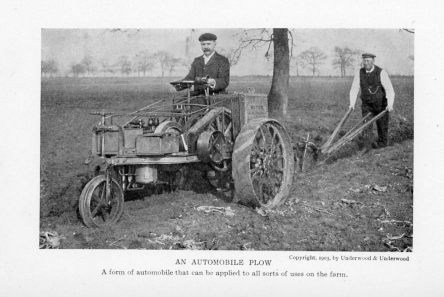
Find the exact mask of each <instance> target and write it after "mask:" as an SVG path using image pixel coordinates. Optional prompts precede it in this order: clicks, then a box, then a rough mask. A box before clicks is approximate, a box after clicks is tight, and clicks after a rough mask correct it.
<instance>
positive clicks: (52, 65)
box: [41, 59, 58, 76]
mask: <svg viewBox="0 0 444 297" xmlns="http://www.w3.org/2000/svg"><path fill="white" fill-rule="evenodd" d="M57 72H58V66H57V62H56V61H55V60H52V59H51V60H46V61H42V62H41V74H42V75H43V76H45V75H46V74H49V75H50V76H52V75H53V74H55V73H57Z"/></svg>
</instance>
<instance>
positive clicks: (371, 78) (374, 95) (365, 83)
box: [359, 65, 386, 102]
mask: <svg viewBox="0 0 444 297" xmlns="http://www.w3.org/2000/svg"><path fill="white" fill-rule="evenodd" d="M381 71H382V69H381V68H379V67H378V66H376V65H375V69H374V70H373V71H372V72H370V73H366V72H365V68H361V70H360V71H359V80H360V86H361V99H362V100H363V101H366V102H376V101H379V100H382V99H386V97H385V89H384V87H383V86H382V83H381Z"/></svg>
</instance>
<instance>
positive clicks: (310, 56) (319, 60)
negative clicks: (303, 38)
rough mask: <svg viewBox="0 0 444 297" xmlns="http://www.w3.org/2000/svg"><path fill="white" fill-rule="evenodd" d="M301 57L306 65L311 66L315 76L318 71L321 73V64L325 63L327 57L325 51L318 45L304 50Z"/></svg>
mask: <svg viewBox="0 0 444 297" xmlns="http://www.w3.org/2000/svg"><path fill="white" fill-rule="evenodd" d="M299 57H300V59H301V60H302V61H303V62H304V64H305V65H310V66H311V69H312V73H313V76H315V74H316V72H317V73H318V75H319V65H321V64H323V63H324V60H325V59H327V56H326V55H325V54H324V52H323V51H322V50H320V49H319V48H317V47H311V48H309V49H307V50H305V51H303V52H302V53H301V54H300V55H299Z"/></svg>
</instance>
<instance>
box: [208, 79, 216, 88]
mask: <svg viewBox="0 0 444 297" xmlns="http://www.w3.org/2000/svg"><path fill="white" fill-rule="evenodd" d="M207 83H208V84H209V85H210V88H212V89H214V88H215V87H216V80H215V79H214V78H209V79H208V80H207Z"/></svg>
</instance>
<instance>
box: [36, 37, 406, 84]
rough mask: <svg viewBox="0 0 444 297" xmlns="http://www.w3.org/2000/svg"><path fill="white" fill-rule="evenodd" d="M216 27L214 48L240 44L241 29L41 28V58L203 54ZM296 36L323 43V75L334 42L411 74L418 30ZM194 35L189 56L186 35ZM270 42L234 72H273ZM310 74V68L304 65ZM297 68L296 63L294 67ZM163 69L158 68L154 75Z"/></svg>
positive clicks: (64, 60)
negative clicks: (204, 41)
mask: <svg viewBox="0 0 444 297" xmlns="http://www.w3.org/2000/svg"><path fill="white" fill-rule="evenodd" d="M204 32H212V33H215V34H216V35H217V36H218V40H217V47H216V50H219V51H221V50H229V49H234V48H237V46H238V44H239V38H240V36H241V34H242V32H243V30H242V29H194V30H191V29H140V30H135V29H128V30H111V29H43V30H42V59H43V60H47V59H54V60H56V61H57V63H58V65H59V68H60V69H61V70H62V71H63V72H64V71H66V70H68V69H69V67H70V65H72V64H74V63H78V62H79V61H80V60H81V59H82V58H83V57H84V56H85V55H89V56H91V57H93V59H95V60H99V59H105V60H108V61H109V62H110V63H113V62H115V61H116V60H117V59H118V57H120V56H122V55H126V56H128V57H130V58H131V57H134V56H135V55H136V54H137V53H138V52H140V51H142V50H143V51H145V50H147V51H149V52H151V53H155V52H157V51H159V50H165V51H168V52H170V53H171V54H172V55H174V56H176V57H180V58H188V59H189V58H191V57H196V56H199V55H201V54H202V53H201V50H200V46H199V42H198V40H197V38H198V36H199V35H200V34H202V33H204ZM292 32H293V36H294V39H295V48H294V54H295V55H297V54H299V53H300V52H302V51H304V50H305V49H308V48H310V47H312V46H316V47H319V48H320V49H321V50H322V51H324V52H325V54H326V55H327V56H328V59H327V60H326V61H325V63H324V64H323V65H322V66H321V67H320V74H321V75H337V74H338V73H339V70H337V69H334V68H333V66H332V59H333V56H334V54H333V49H334V47H335V46H341V47H342V46H348V47H350V48H352V49H358V50H361V51H364V52H371V53H373V54H375V55H376V56H377V57H376V64H377V65H379V66H381V67H382V68H384V69H386V70H387V71H388V73H389V74H401V75H412V74H413V61H412V60H411V59H409V56H411V55H414V34H412V33H408V32H406V31H404V30H399V29H292ZM187 37H188V38H191V42H190V48H189V52H188V56H189V57H186V55H185V52H186V51H185V40H186V38H187ZM265 52H266V47H263V48H259V49H256V50H244V51H243V53H242V57H241V59H240V62H239V63H238V64H237V65H235V66H233V67H232V68H231V74H232V75H248V74H260V75H266V74H272V67H273V65H272V61H271V60H270V61H267V60H266V59H265V57H264V54H265ZM304 71H305V72H304V73H305V74H307V75H309V74H310V70H309V69H306V70H304ZM186 72H187V69H186V67H178V68H177V69H176V70H175V72H174V73H173V74H174V75H177V76H185V75H186ZM291 72H292V73H295V69H294V68H293V69H292V70H291ZM158 74H160V71H159V69H154V70H153V72H152V75H158Z"/></svg>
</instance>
